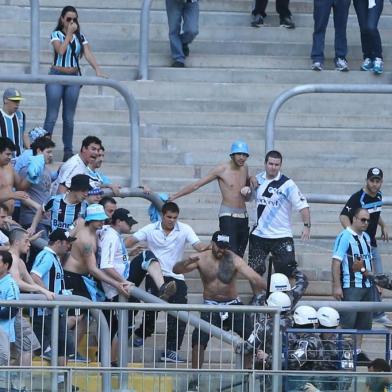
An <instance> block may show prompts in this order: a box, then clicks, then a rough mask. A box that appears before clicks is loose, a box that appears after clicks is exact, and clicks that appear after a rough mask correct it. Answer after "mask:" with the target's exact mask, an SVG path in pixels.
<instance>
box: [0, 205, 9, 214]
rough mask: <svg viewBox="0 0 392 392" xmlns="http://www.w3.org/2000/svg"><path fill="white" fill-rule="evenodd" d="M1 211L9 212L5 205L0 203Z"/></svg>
mask: <svg viewBox="0 0 392 392" xmlns="http://www.w3.org/2000/svg"><path fill="white" fill-rule="evenodd" d="M1 209H3V210H4V211H5V212H7V213H8V212H10V209H9V208H8V206H7V204H4V203H0V210H1Z"/></svg>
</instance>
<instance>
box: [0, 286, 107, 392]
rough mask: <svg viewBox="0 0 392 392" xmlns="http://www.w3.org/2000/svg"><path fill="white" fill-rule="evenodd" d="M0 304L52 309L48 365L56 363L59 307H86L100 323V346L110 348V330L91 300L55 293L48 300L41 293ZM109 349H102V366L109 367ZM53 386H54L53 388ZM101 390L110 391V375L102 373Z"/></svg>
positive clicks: (100, 311) (55, 365) (22, 295)
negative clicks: (50, 355)
mask: <svg viewBox="0 0 392 392" xmlns="http://www.w3.org/2000/svg"><path fill="white" fill-rule="evenodd" d="M0 303H1V304H2V305H1V306H7V307H8V306H14V307H20V308H29V309H30V308H38V307H46V308H51V309H53V311H52V324H51V342H50V345H51V346H50V347H51V349H52V357H51V359H50V365H51V366H52V367H57V365H58V355H57V353H58V333H59V309H60V307H64V306H67V307H71V308H87V309H89V311H90V313H91V315H92V316H93V317H94V318H95V319H96V320H97V321H98V320H99V323H100V332H101V333H100V335H99V338H100V344H101V346H102V347H108V348H110V346H111V342H110V331H109V326H108V323H107V321H106V318H105V316H104V314H103V313H102V310H100V309H97V308H94V307H92V306H91V305H92V304H93V302H92V301H90V300H89V299H87V298H85V297H81V296H79V295H67V296H65V295H56V296H55V300H54V301H49V300H48V299H47V298H46V297H45V296H44V295H43V294H20V299H19V300H16V301H5V302H4V301H3V302H0ZM110 356H111V353H110V350H102V352H101V362H102V365H103V367H110V363H111V357H110ZM53 387H54V388H53ZM56 387H57V377H56V373H53V376H52V390H57V388H56ZM102 390H103V391H104V392H110V391H111V375H110V373H104V374H103V375H102Z"/></svg>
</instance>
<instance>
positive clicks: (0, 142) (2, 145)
mask: <svg viewBox="0 0 392 392" xmlns="http://www.w3.org/2000/svg"><path fill="white" fill-rule="evenodd" d="M7 148H8V149H9V150H11V151H16V146H15V144H14V142H13V141H12V140H11V139H9V138H8V137H0V153H2V152H4V151H5V150H6V149H7Z"/></svg>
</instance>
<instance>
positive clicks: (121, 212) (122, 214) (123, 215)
mask: <svg viewBox="0 0 392 392" xmlns="http://www.w3.org/2000/svg"><path fill="white" fill-rule="evenodd" d="M117 219H119V220H121V221H125V222H127V223H128V225H129V226H132V225H136V223H137V221H136V220H135V219H134V218H133V217H132V216H131V215H130V212H129V211H128V210H127V209H126V208H117V210H116V211H114V213H113V215H112V222H115V221H116V220H117Z"/></svg>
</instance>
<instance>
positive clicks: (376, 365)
mask: <svg viewBox="0 0 392 392" xmlns="http://www.w3.org/2000/svg"><path fill="white" fill-rule="evenodd" d="M371 367H372V368H373V369H374V371H375V372H390V371H391V367H390V366H389V364H388V362H387V361H386V360H385V359H382V358H376V359H374V360H373V361H372V362H370V363H369V364H368V369H370V368H371Z"/></svg>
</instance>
